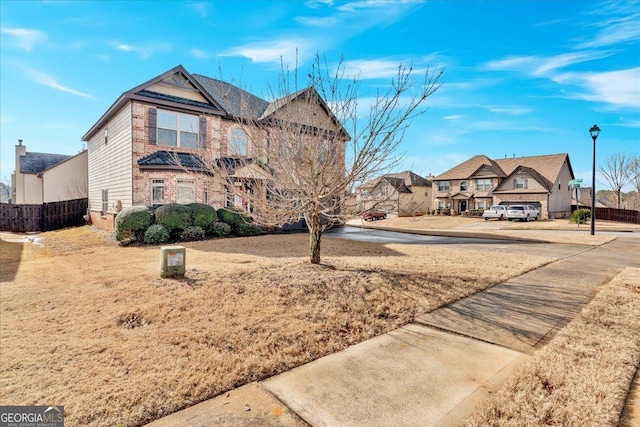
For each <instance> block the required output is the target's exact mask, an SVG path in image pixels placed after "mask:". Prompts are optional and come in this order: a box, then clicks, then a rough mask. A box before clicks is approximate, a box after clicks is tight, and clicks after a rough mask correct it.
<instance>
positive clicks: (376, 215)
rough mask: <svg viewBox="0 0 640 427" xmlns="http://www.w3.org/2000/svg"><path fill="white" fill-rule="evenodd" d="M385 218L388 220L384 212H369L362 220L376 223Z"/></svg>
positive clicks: (363, 215)
mask: <svg viewBox="0 0 640 427" xmlns="http://www.w3.org/2000/svg"><path fill="white" fill-rule="evenodd" d="M385 218H387V214H386V213H385V212H382V211H367V212H365V213H364V214H362V219H364V220H365V221H376V220H378V219H385Z"/></svg>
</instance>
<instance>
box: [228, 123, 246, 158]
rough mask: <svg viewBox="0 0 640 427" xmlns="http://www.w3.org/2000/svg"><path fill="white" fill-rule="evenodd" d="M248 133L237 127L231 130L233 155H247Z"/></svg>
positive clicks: (231, 152)
mask: <svg viewBox="0 0 640 427" xmlns="http://www.w3.org/2000/svg"><path fill="white" fill-rule="evenodd" d="M247 151H248V150H247V133H246V132H245V131H244V130H242V129H240V128H235V129H234V130H233V131H231V150H230V154H231V155H232V156H242V157H246V156H247Z"/></svg>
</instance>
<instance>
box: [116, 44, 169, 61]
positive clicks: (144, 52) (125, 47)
mask: <svg viewBox="0 0 640 427" xmlns="http://www.w3.org/2000/svg"><path fill="white" fill-rule="evenodd" d="M107 44H108V45H109V46H111V47H112V48H114V49H116V50H119V51H121V52H127V53H129V52H131V53H137V54H138V55H140V57H141V58H142V59H147V58H149V57H151V56H153V55H155V54H156V53H158V52H163V51H167V50H170V49H171V45H170V44H169V43H160V42H149V43H146V44H143V45H138V46H136V45H132V44H128V43H121V42H117V41H108V42H107Z"/></svg>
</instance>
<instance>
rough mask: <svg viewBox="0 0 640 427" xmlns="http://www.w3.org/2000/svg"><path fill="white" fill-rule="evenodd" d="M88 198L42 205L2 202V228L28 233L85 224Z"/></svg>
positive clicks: (3, 229) (0, 216) (0, 223)
mask: <svg viewBox="0 0 640 427" xmlns="http://www.w3.org/2000/svg"><path fill="white" fill-rule="evenodd" d="M88 206H89V201H88V199H86V198H85V199H75V200H65V201H62V202H52V203H44V204H42V205H10V204H7V203H1V204H0V230H2V231H13V232H17V233H26V232H30V231H50V230H58V229H60V228H65V227H73V226H76V225H83V224H85V219H84V215H86V214H87V207H88Z"/></svg>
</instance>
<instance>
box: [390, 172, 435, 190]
mask: <svg viewBox="0 0 640 427" xmlns="http://www.w3.org/2000/svg"><path fill="white" fill-rule="evenodd" d="M384 176H386V177H392V178H401V179H403V180H404V185H406V186H407V187H412V186H414V185H415V186H419V187H431V185H432V184H431V181H429V180H428V179H426V178H424V177H422V176H420V175H418V174H417V173H413V172H411V171H404V172H398V173H388V174H386V175H384Z"/></svg>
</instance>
